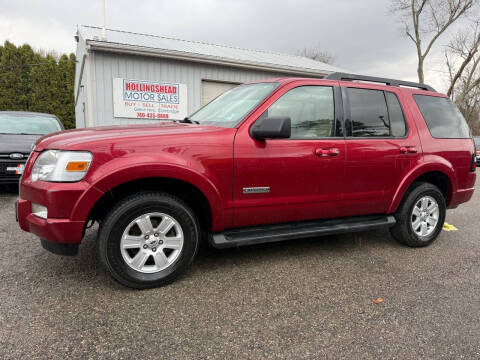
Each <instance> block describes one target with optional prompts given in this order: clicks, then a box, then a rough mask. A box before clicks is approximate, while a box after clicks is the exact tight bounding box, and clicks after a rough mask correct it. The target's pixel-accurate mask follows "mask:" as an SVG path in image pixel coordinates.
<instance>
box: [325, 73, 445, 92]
mask: <svg viewBox="0 0 480 360" xmlns="http://www.w3.org/2000/svg"><path fill="white" fill-rule="evenodd" d="M324 79H328V80H350V81H354V80H358V81H368V82H374V83H383V84H386V85H390V86H407V87H413V88H418V89H422V90H427V91H433V92H436V91H435V89H434V88H433V87H431V86H430V85H426V84H420V83H416V82H410V81H402V80H394V79H387V78H381V77H375V76H365V75H356V74H347V73H341V72H334V73H331V74H329V75H327V76H325V78H324Z"/></svg>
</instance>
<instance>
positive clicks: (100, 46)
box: [86, 40, 334, 77]
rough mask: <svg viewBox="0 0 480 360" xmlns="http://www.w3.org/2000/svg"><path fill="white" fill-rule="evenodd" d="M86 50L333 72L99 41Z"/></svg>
mask: <svg viewBox="0 0 480 360" xmlns="http://www.w3.org/2000/svg"><path fill="white" fill-rule="evenodd" d="M86 43H87V49H88V50H94V51H104V52H113V53H121V54H128V55H144V56H153V57H162V58H167V59H174V60H183V61H192V62H201V63H209V64H215V65H224V66H232V67H237V68H245V69H254V70H263V71H275V72H279V73H283V74H291V75H292V74H293V75H305V76H313V77H324V76H326V75H328V74H330V73H333V72H334V71H331V70H316V69H309V68H298V67H292V66H282V65H277V64H267V63H259V62H254V61H240V60H238V61H237V60H233V59H228V58H222V57H217V56H209V55H203V54H196V53H189V52H183V51H175V50H166V49H156V48H150V47H145V46H137V45H127V44H119V43H110V42H105V41H99V40H86Z"/></svg>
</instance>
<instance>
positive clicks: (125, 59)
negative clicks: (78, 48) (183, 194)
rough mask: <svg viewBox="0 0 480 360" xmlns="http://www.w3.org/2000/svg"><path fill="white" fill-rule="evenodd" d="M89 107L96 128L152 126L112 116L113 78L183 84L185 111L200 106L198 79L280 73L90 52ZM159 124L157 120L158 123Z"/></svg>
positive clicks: (242, 78) (237, 78)
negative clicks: (127, 125) (90, 82)
mask: <svg viewBox="0 0 480 360" xmlns="http://www.w3.org/2000/svg"><path fill="white" fill-rule="evenodd" d="M90 56H91V59H92V67H93V68H92V87H93V88H92V104H91V105H92V106H93V112H92V113H93V116H94V121H93V122H94V124H95V125H96V126H103V125H113V124H121V125H123V124H141V123H152V122H157V120H147V119H130V118H114V117H113V89H112V87H113V86H112V85H113V78H115V77H120V78H129V79H136V80H150V81H166V82H169V81H171V82H177V83H183V84H186V85H187V89H188V90H187V96H188V112H189V113H192V112H193V111H194V110H196V109H198V108H199V107H200V104H201V86H202V80H212V81H225V82H249V81H256V80H262V79H266V78H275V77H281V76H282V74H279V73H273V72H272V73H271V72H267V71H257V70H248V69H239V68H233V67H224V66H219V65H210V64H201V63H197V62H186V61H178V60H169V59H161V58H155V57H145V56H131V55H121V54H112V53H102V52H91V54H90ZM159 121H161V120H159Z"/></svg>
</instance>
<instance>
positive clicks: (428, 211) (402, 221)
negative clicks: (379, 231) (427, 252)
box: [390, 183, 446, 247]
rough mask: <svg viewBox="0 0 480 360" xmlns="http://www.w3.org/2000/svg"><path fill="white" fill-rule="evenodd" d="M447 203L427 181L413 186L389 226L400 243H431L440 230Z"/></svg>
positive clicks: (424, 244) (415, 244) (414, 245)
mask: <svg viewBox="0 0 480 360" xmlns="http://www.w3.org/2000/svg"><path fill="white" fill-rule="evenodd" d="M445 215H446V204H445V198H444V197H443V194H442V193H441V192H440V190H438V188H437V187H436V186H434V185H432V184H429V183H419V184H416V185H414V187H413V189H412V190H411V191H409V192H408V194H407V195H406V198H405V199H404V201H403V202H402V204H401V205H400V207H399V209H398V211H397V213H396V214H395V218H396V220H397V223H396V224H395V226H393V227H392V228H391V229H390V232H391V234H392V236H393V237H394V238H395V239H396V240H398V241H399V242H400V243H402V244H405V245H408V246H412V247H421V246H427V245H429V244H431V243H432V242H433V241H434V240H435V239H436V238H437V236H438V235H439V234H440V231H442V227H443V223H444V222H445Z"/></svg>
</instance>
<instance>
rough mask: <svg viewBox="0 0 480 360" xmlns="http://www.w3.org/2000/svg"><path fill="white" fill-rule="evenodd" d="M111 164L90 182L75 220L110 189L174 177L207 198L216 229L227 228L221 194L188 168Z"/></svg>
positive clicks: (170, 165)
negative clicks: (129, 183) (143, 181)
mask: <svg viewBox="0 0 480 360" xmlns="http://www.w3.org/2000/svg"><path fill="white" fill-rule="evenodd" d="M113 163H116V162H115V161H113V162H108V163H106V164H105V165H106V166H105V168H104V169H103V170H105V171H101V173H102V176H101V177H99V178H96V179H92V178H90V179H87V181H89V182H90V184H91V187H90V188H89V189H88V190H87V191H86V192H85V193H84V194H83V195H82V196H81V197H80V199H79V200H78V201H77V203H76V204H75V207H74V209H73V211H72V216H71V218H72V220H73V219H78V220H85V219H86V217H87V216H88V213H89V212H90V210H91V209H92V208H93V206H94V205H95V203H96V202H97V201H98V199H100V197H101V196H102V195H103V194H104V193H105V192H107V191H109V190H110V189H113V188H115V187H117V186H119V185H121V184H124V183H127V182H130V181H134V180H139V179H145V178H152V177H162V178H172V179H176V180H181V181H184V182H186V183H189V184H191V185H193V186H195V187H196V188H198V189H199V190H200V191H201V192H202V193H203V194H204V195H205V197H206V198H207V200H208V202H209V204H210V209H211V211H212V228H213V229H223V226H224V224H223V214H222V211H223V205H222V200H221V196H220V193H219V191H218V190H217V188H216V187H215V186H214V184H213V183H212V182H211V181H210V180H209V179H207V178H206V177H205V176H203V175H201V174H200V173H198V172H197V171H195V170H193V169H192V168H189V167H188V168H187V167H186V166H184V165H179V164H172V163H159V162H138V161H137V162H135V164H133V165H132V162H129V165H124V166H121V167H117V166H115V165H119V164H113Z"/></svg>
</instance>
